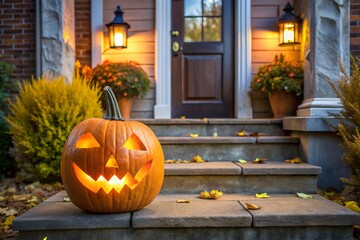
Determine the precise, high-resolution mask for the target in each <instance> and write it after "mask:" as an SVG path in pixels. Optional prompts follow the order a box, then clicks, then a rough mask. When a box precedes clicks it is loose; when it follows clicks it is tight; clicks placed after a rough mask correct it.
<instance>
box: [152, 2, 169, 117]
mask: <svg viewBox="0 0 360 240" xmlns="http://www.w3.org/2000/svg"><path fill="white" fill-rule="evenodd" d="M155 11H156V15H155V21H156V23H155V81H156V104H155V107H154V118H156V119H159V118H166V119H169V118H171V51H170V50H171V37H170V31H171V1H169V0H156V8H155Z"/></svg>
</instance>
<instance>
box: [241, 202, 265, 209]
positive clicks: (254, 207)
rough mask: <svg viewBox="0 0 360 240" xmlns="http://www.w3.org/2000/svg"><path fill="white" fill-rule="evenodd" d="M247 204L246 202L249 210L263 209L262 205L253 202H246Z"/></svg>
mask: <svg viewBox="0 0 360 240" xmlns="http://www.w3.org/2000/svg"><path fill="white" fill-rule="evenodd" d="M245 204H246V208H247V209H248V210H259V209H261V207H260V206H258V205H255V204H252V203H245Z"/></svg>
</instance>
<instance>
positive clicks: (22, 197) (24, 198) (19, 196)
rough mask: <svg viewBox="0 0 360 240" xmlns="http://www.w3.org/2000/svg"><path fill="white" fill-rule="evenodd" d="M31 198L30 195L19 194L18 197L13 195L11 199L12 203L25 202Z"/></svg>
mask: <svg viewBox="0 0 360 240" xmlns="http://www.w3.org/2000/svg"><path fill="white" fill-rule="evenodd" d="M31 197H32V194H31V193H29V194H20V195H13V196H12V198H13V200H14V201H26V200H28V199H30V198H31Z"/></svg>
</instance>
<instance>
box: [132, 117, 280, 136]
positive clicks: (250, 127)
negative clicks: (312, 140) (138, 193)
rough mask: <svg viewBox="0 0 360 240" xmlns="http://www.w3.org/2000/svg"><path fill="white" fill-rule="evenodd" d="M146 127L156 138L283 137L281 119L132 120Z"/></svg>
mask: <svg viewBox="0 0 360 240" xmlns="http://www.w3.org/2000/svg"><path fill="white" fill-rule="evenodd" d="M134 120H137V121H141V122H143V123H145V124H146V125H148V126H149V127H150V128H151V129H152V130H153V131H154V132H155V134H156V135H157V136H183V137H184V136H187V135H188V134H189V133H197V134H199V135H200V136H213V133H214V132H215V131H216V132H217V134H218V136H236V132H239V131H243V130H245V131H246V132H248V133H254V132H257V133H261V134H265V135H272V136H282V135H285V133H284V131H283V128H282V119H272V118H271V119H229V118H226V119H213V118H209V119H134Z"/></svg>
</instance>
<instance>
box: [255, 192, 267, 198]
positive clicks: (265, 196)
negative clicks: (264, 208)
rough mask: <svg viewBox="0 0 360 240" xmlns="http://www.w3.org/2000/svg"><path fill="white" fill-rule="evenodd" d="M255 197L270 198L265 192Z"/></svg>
mask: <svg viewBox="0 0 360 240" xmlns="http://www.w3.org/2000/svg"><path fill="white" fill-rule="evenodd" d="M255 197H256V198H269V197H270V196H269V195H267V193H266V192H265V193H256V194H255Z"/></svg>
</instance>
